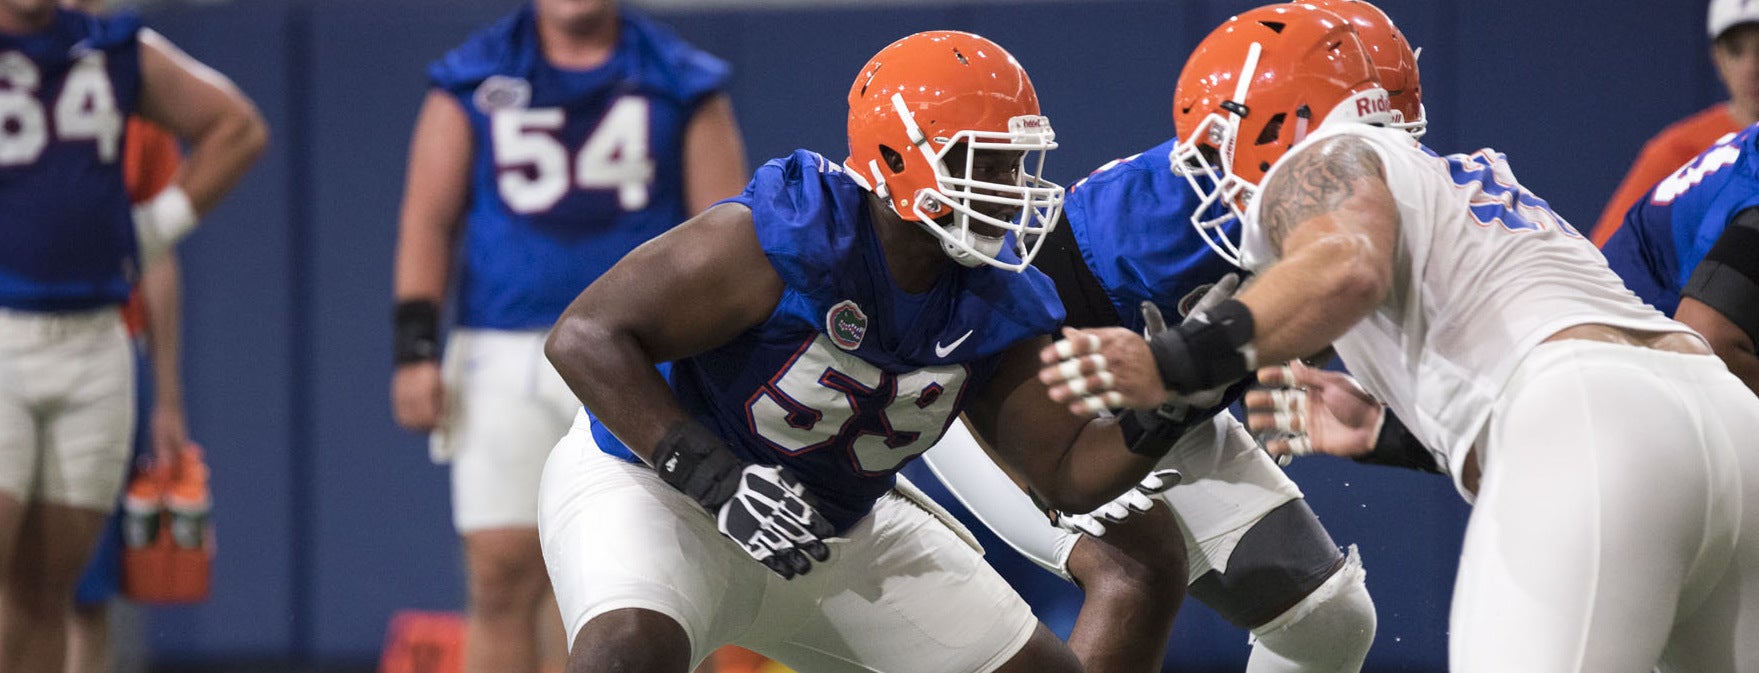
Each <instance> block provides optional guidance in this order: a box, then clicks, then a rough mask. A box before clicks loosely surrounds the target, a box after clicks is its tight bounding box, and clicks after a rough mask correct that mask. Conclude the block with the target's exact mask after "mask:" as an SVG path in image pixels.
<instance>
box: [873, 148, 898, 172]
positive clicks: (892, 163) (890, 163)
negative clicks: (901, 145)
mask: <svg viewBox="0 0 1759 673" xmlns="http://www.w3.org/2000/svg"><path fill="white" fill-rule="evenodd" d="M879 149H880V158H881V159H883V160H885V162H886V168H889V169H891V170H892V173H894V174H896V173H902V172H904V155H902V154H899V153H898V151H897V150H894V149H892V148H890V147H887V146H885V145H880V148H879Z"/></svg>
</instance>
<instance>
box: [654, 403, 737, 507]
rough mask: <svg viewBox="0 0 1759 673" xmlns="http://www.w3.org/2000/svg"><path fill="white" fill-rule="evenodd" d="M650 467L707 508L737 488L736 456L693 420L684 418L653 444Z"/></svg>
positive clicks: (723, 499) (722, 500)
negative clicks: (652, 456) (652, 466)
mask: <svg viewBox="0 0 1759 673" xmlns="http://www.w3.org/2000/svg"><path fill="white" fill-rule="evenodd" d="M653 462H654V471H655V472H658V473H660V479H662V480H664V481H665V482H666V483H667V484H671V486H672V488H675V489H678V490H680V491H683V492H684V494H685V495H688V496H690V497H691V498H692V499H694V500H696V501H697V502H698V503H701V504H702V506H703V508H704V509H707V510H708V511H710V512H715V511H719V510H720V509H721V505H722V504H725V503H726V502H727V499H728V498H731V497H733V492H734V491H737V490H739V472H740V471H741V470H743V469H745V466H744V464H743V463H741V462H740V461H739V457H738V456H735V455H733V452H732V451H731V450H729V449H728V448H727V443H726V442H724V441H722V440H721V438H720V437H719V436H716V435H715V433H713V432H711V431H709V429H708V428H706V427H703V425H702V424H701V423H698V422H696V421H694V420H685V421H683V422H681V423H679V424H677V425H674V426H672V429H670V430H667V431H666V436H664V437H661V438H660V443H659V445H658V446H656V447H654V461H653Z"/></svg>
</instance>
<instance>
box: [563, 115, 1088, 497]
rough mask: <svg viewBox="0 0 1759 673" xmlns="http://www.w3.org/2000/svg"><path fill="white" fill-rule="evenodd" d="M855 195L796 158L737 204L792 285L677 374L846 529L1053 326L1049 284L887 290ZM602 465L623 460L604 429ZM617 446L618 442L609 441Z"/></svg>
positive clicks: (838, 178)
mask: <svg viewBox="0 0 1759 673" xmlns="http://www.w3.org/2000/svg"><path fill="white" fill-rule="evenodd" d="M863 199H864V191H863V190H862V189H861V187H860V186H858V185H857V184H855V182H854V181H853V180H851V179H850V178H849V177H848V176H847V175H846V174H844V173H843V172H842V170H841V169H840V168H839V167H838V166H837V164H835V163H834V162H831V161H829V160H826V159H825V158H824V157H822V156H819V155H817V154H814V153H812V152H807V151H805V150H797V151H795V152H794V153H793V154H792V155H790V156H788V157H786V158H783V159H777V160H774V161H771V162H769V163H767V164H765V165H764V166H763V167H762V168H759V169H758V171H757V173H756V175H755V176H754V177H753V178H752V181H751V184H750V185H749V186H747V187H746V189H745V192H744V194H741V195H740V196H737V197H734V198H733V199H730V201H732V202H735V203H740V204H743V205H745V206H747V207H749V208H750V209H751V214H752V220H753V221H754V223H755V225H756V228H757V236H758V240H759V242H760V243H761V244H762V245H763V249H764V253H765V254H766V255H767V256H768V258H769V260H770V264H771V265H773V266H774V268H775V270H776V273H777V274H778V275H780V276H781V279H782V281H783V283H784V284H785V286H786V287H785V289H784V291H783V293H782V298H781V301H780V302H779V303H778V304H777V306H776V310H775V312H774V313H773V314H771V316H770V317H769V319H768V320H766V321H765V322H763V323H762V324H760V325H758V326H756V327H753V328H752V329H751V330H749V331H747V332H746V333H744V334H742V335H740V337H739V338H737V339H734V340H733V341H732V342H730V343H727V344H725V345H722V346H720V347H718V348H716V349H714V350H711V351H709V352H707V353H703V354H701V355H697V356H694V357H690V358H685V359H683V360H680V361H677V362H674V363H672V369H671V372H670V376H669V380H670V382H671V386H672V390H673V391H674V392H675V393H676V394H677V396H678V399H679V401H680V402H681V403H682V404H683V406H684V408H685V410H687V411H688V412H689V413H690V414H691V415H692V416H694V417H695V418H696V419H698V420H700V421H701V422H702V423H704V424H705V425H707V426H708V427H710V428H712V429H714V430H715V432H716V433H717V434H718V435H720V436H721V437H722V438H724V439H726V440H727V443H728V444H729V445H731V446H732V447H733V451H734V452H735V453H737V454H738V455H739V457H740V458H742V459H744V460H746V461H749V462H753V463H762V464H766V465H782V466H785V467H787V468H788V469H789V470H790V471H792V472H793V473H794V474H795V475H796V476H798V477H799V478H800V481H801V482H802V483H804V484H805V485H806V488H807V489H808V490H809V491H811V492H812V493H813V494H814V495H815V496H816V497H817V498H818V499H819V501H820V502H821V504H822V506H823V511H824V514H825V516H826V517H828V518H829V519H830V521H831V522H832V524H834V525H835V526H836V527H837V529H838V530H839V531H840V530H843V529H846V528H848V527H849V526H850V525H853V524H854V523H855V522H856V521H859V520H860V519H861V517H862V516H865V515H866V514H867V512H868V510H869V508H871V506H872V505H873V502H874V500H876V499H878V498H879V496H880V495H881V494H883V493H885V492H886V491H887V490H889V489H891V487H892V482H893V478H894V477H893V475H894V473H896V472H897V470H898V469H899V468H900V467H902V466H903V465H904V464H905V463H906V462H908V461H910V460H911V459H913V458H915V457H916V456H917V455H918V454H920V453H922V452H923V451H926V450H928V448H929V447H930V446H933V445H934V443H935V442H936V441H937V440H939V439H940V436H941V433H942V432H944V431H945V430H946V428H947V426H948V425H949V424H951V423H952V422H953V421H954V420H955V419H956V418H958V415H959V413H960V411H961V410H962V409H963V408H964V407H965V404H966V403H967V402H969V401H970V399H971V398H972V396H974V395H976V394H977V391H978V390H979V389H981V387H982V386H983V385H984V384H985V383H986V382H987V381H988V379H989V377H990V375H991V374H993V373H994V370H995V367H996V365H997V360H998V357H997V356H998V355H999V354H1000V353H1002V352H1003V351H1004V350H1006V349H1007V348H1008V347H1009V346H1011V345H1013V344H1015V343H1017V342H1019V341H1021V340H1023V339H1028V338H1031V337H1036V336H1039V335H1043V334H1048V333H1050V332H1051V331H1052V330H1054V329H1055V328H1056V325H1057V323H1058V322H1060V321H1061V320H1062V317H1063V315H1062V306H1061V304H1060V303H1059V302H1058V301H1057V295H1056V289H1055V288H1054V287H1053V286H1052V285H1051V282H1050V279H1049V278H1046V277H1045V276H1044V274H1042V273H1039V272H1038V271H1036V270H1032V269H1028V270H1027V271H1026V272H1025V273H1014V272H1010V271H1004V270H1001V269H995V268H990V267H980V268H975V269H967V268H964V267H958V266H955V265H952V264H949V265H947V266H948V268H947V270H946V271H944V272H943V273H942V274H941V275H940V277H939V278H937V279H936V281H935V283H934V286H933V287H932V288H931V289H929V290H928V291H926V292H923V293H921V294H909V293H906V292H903V291H901V290H899V289H898V288H897V286H896V285H894V284H893V283H892V280H891V276H890V273H889V272H888V271H887V269H886V262H885V259H884V257H883V256H882V253H881V248H880V242H879V239H878V237H877V235H876V234H875V232H874V231H873V223H872V222H871V220H870V219H869V217H868V214H867V206H866V203H865V201H864V200H863ZM595 436H596V437H597V438H598V439H599V440H600V442H601V446H602V447H604V448H605V450H606V451H607V452H609V453H613V454H616V455H625V456H626V455H628V454H627V449H626V448H624V447H622V446H621V445H620V444H606V443H604V442H605V440H607V439H613V438H611V437H610V436H609V433H606V432H602V431H599V432H595ZM613 441H614V439H613Z"/></svg>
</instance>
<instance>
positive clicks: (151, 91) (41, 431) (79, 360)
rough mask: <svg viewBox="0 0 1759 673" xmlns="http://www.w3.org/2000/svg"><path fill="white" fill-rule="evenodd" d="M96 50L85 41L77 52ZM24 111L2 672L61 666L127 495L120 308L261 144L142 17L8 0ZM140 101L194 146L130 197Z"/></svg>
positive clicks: (4, 470) (17, 128) (5, 440)
mask: <svg viewBox="0 0 1759 673" xmlns="http://www.w3.org/2000/svg"><path fill="white" fill-rule="evenodd" d="M82 46H83V48H81V47H82ZM0 54H3V56H0V59H4V60H5V61H6V68H5V72H6V73H7V74H6V77H7V79H8V82H9V91H11V92H12V94H11V95H12V96H13V98H12V100H13V104H14V105H16V106H18V107H17V108H16V111H15V112H14V113H13V116H12V117H11V121H9V123H8V125H7V132H6V134H5V136H4V140H3V141H0V211H3V212H7V213H10V214H11V216H10V217H9V218H8V220H7V225H6V227H7V229H8V231H7V238H8V240H9V241H11V243H9V244H8V245H6V246H4V247H3V248H0V370H4V371H6V372H7V374H6V375H4V376H0V386H4V396H3V397H0V399H3V402H0V461H4V465H3V466H0V669H4V670H8V671H14V670H16V671H59V670H63V666H64V665H65V658H66V655H67V652H68V643H67V641H66V639H65V635H66V628H65V626H66V623H67V620H68V613H69V612H70V611H71V610H72V599H73V594H74V585H75V581H76V580H77V578H78V577H79V573H80V571H81V569H82V568H84V566H85V563H86V560H87V559H88V557H89V555H90V552H91V551H92V546H93V543H94V542H95V541H96V540H97V539H98V536H99V535H100V533H101V531H102V528H103V525H104V521H105V520H106V518H107V517H108V515H109V514H110V513H111V511H112V510H113V509H114V507H115V503H116V496H117V492H118V491H119V489H120V487H121V483H122V480H123V476H124V473H125V471H126V468H127V464H128V456H129V444H130V438H131V436H132V433H133V427H134V404H135V400H134V374H133V371H134V365H133V361H132V358H131V357H130V355H129V348H128V340H127V337H126V336H125V334H124V330H123V327H122V320H121V316H120V312H119V311H118V310H117V308H118V307H119V306H120V305H121V304H122V303H123V302H124V301H125V300H126V299H127V296H128V291H129V281H130V280H131V278H132V277H133V276H134V274H135V273H137V272H138V270H140V269H143V268H151V267H152V266H153V265H154V262H155V261H158V260H159V259H160V258H161V257H163V256H164V255H165V254H166V253H167V252H168V251H169V250H170V249H171V247H172V246H173V245H175V243H176V242H177V241H178V240H179V239H180V238H182V237H183V236H184V235H186V234H188V233H189V231H190V230H191V229H192V228H193V227H194V226H195V224H196V221H197V218H198V217H199V215H200V214H201V213H204V212H206V211H208V210H209V209H210V208H212V207H213V206H214V204H215V203H216V202H217V201H219V199H220V198H221V197H222V196H223V195H224V194H225V193H226V191H227V190H228V189H230V188H231V186H232V185H233V184H234V183H235V182H236V181H237V180H238V179H239V178H240V177H242V176H243V174H244V172H245V171H246V170H247V169H248V168H249V167H250V165H251V164H252V163H253V162H254V161H255V160H256V158H257V156H258V155H259V154H260V153H261V152H262V150H263V147H264V145H265V143H266V141H267V130H266V128H265V126H264V125H263V122H262V119H261V118H260V116H258V114H257V112H256V109H255V108H254V107H253V106H252V105H251V103H250V101H249V100H247V99H246V98H245V97H244V96H243V94H241V93H240V92H239V91H238V90H237V88H235V87H234V86H233V85H232V83H231V82H229V81H227V79H226V78H225V77H224V76H222V75H220V74H219V73H217V72H214V71H213V70H211V69H208V68H207V67H205V66H203V65H202V64H200V63H198V62H196V61H195V60H193V59H191V58H190V57H189V56H187V55H185V54H184V53H182V52H181V51H179V50H178V49H177V48H176V47H174V46H173V45H171V44H170V42H168V41H167V40H165V39H164V38H163V37H162V36H160V35H158V34H157V33H154V32H152V31H148V30H144V29H142V28H141V27H140V24H139V20H138V19H136V18H133V17H117V18H108V19H99V18H93V17H91V16H89V15H87V14H83V13H79V12H74V11H70V10H62V9H59V8H57V7H56V4H55V3H54V2H53V1H52V0H42V1H34V0H27V1H22V2H9V3H6V4H4V5H0ZM136 111H138V112H139V113H140V114H141V116H142V117H144V118H145V119H147V120H149V121H152V122H154V123H157V124H159V125H161V126H163V127H164V128H166V129H167V130H169V131H171V132H172V133H174V134H175V135H177V136H178V137H179V138H181V139H183V140H184V141H185V142H188V143H189V146H190V154H189V161H188V162H187V163H186V164H185V165H184V166H183V167H182V168H181V169H180V170H179V171H178V172H177V177H176V179H175V180H174V181H173V183H172V184H171V185H170V186H168V187H166V188H165V189H163V190H161V191H159V192H158V194H157V195H156V196H154V197H153V198H152V199H150V200H149V201H147V202H146V203H144V204H141V205H139V206H138V207H133V208H132V213H131V204H130V202H129V197H128V190H127V189H126V187H125V183H124V176H123V173H124V167H123V163H122V155H123V152H124V145H125V140H127V138H126V137H125V136H126V135H127V134H126V133H125V131H124V128H125V127H124V124H125V120H126V119H127V117H128V116H129V115H130V114H132V113H134V112H136Z"/></svg>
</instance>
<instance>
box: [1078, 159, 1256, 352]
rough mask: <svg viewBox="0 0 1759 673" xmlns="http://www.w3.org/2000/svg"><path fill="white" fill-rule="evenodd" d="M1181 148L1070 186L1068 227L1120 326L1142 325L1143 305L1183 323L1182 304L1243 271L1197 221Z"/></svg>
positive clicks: (1234, 228)
mask: <svg viewBox="0 0 1759 673" xmlns="http://www.w3.org/2000/svg"><path fill="white" fill-rule="evenodd" d="M1177 144H1178V139H1176V138H1175V139H1173V140H1168V141H1167V142H1165V143H1162V144H1160V145H1157V146H1155V147H1154V148H1153V149H1150V150H1147V151H1145V152H1143V153H1141V154H1138V155H1136V156H1133V157H1129V158H1126V159H1120V160H1118V161H1115V162H1112V163H1110V164H1106V165H1105V166H1101V167H1100V168H1099V169H1098V170H1095V171H1094V172H1093V174H1092V175H1089V176H1087V178H1086V179H1084V180H1081V181H1080V182H1077V183H1075V184H1074V185H1073V186H1071V187H1070V188H1069V196H1068V199H1067V200H1066V201H1065V205H1064V206H1063V207H1064V212H1065V214H1066V222H1065V226H1067V227H1069V230H1070V234H1072V235H1073V237H1074V239H1075V242H1076V245H1077V247H1078V248H1079V249H1080V251H1081V258H1082V261H1083V262H1085V263H1086V266H1087V269H1088V270H1089V271H1091V272H1092V273H1093V276H1094V278H1095V279H1096V280H1097V281H1098V282H1099V285H1100V286H1101V288H1102V289H1103V290H1104V291H1105V294H1106V296H1107V297H1108V298H1109V299H1110V300H1111V303H1112V307H1113V308H1114V309H1116V310H1117V312H1118V320H1119V323H1118V324H1120V325H1122V326H1124V327H1128V328H1130V329H1133V330H1137V331H1141V330H1142V328H1143V319H1142V310H1141V305H1142V302H1144V301H1149V302H1153V303H1154V304H1155V305H1156V306H1158V307H1160V310H1161V313H1162V314H1163V315H1164V316H1165V317H1166V319H1167V322H1168V323H1177V322H1178V321H1179V302H1180V301H1181V300H1182V299H1184V298H1185V297H1186V296H1187V295H1189V294H1191V292H1193V291H1195V290H1196V289H1197V288H1198V287H1199V286H1202V285H1205V284H1208V283H1213V282H1215V281H1216V280H1218V279H1220V278H1221V277H1222V276H1224V275H1226V274H1227V273H1228V272H1230V271H1239V269H1237V268H1235V267H1234V265H1233V264H1230V263H1228V261H1227V260H1225V259H1222V257H1221V255H1218V254H1216V253H1215V251H1213V250H1211V249H1210V248H1209V244H1207V243H1205V242H1204V241H1203V237H1202V236H1199V235H1198V233H1197V230H1196V229H1195V228H1194V227H1193V225H1192V224H1191V214H1192V213H1193V212H1195V211H1196V209H1197V205H1198V201H1199V200H1198V198H1197V195H1196V193H1194V192H1193V191H1192V190H1191V186H1190V185H1189V184H1188V183H1186V182H1185V178H1184V177H1182V176H1179V175H1176V174H1174V173H1173V170H1172V159H1171V156H1172V152H1173V146H1174V145H1177ZM1217 208H1221V206H1217ZM1226 226H1227V231H1226V235H1227V236H1229V237H1230V238H1232V239H1234V240H1239V223H1238V222H1230V223H1228V224H1227V225H1226ZM1065 299H1067V298H1065Z"/></svg>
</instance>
